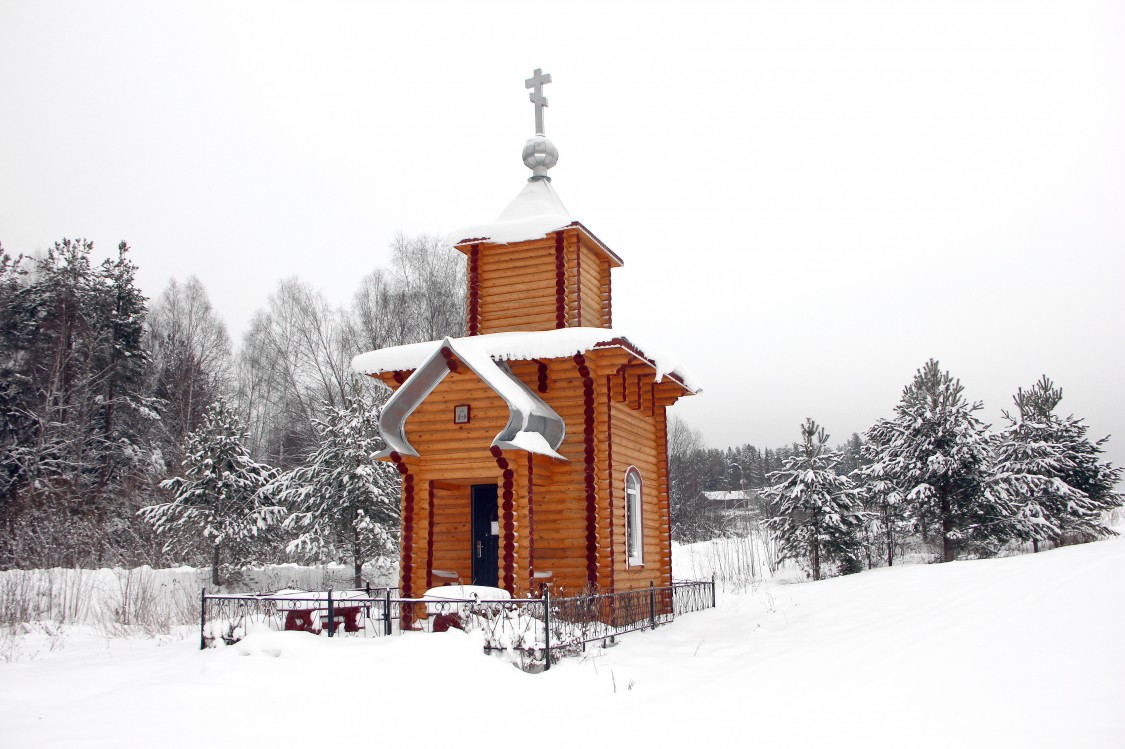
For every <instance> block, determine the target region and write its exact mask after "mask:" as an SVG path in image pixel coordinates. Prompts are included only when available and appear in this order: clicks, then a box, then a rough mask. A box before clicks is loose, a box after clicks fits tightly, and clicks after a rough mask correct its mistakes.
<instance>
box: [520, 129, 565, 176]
mask: <svg viewBox="0 0 1125 749" xmlns="http://www.w3.org/2000/svg"><path fill="white" fill-rule="evenodd" d="M523 163H524V165H525V166H527V168H528V169H530V170H531V177H529V178H528V182H531V181H533V180H537V179H545V180H547V181H550V179H551V178H550V177H548V176H547V170H548V169H550V168H551V167H553V166H554V165H555V164H557V163H559V149H557V148H555V144H554V143H552V142H551V141H549V140H547V136H545V135H533V136H531V137H530V138H528V139H527V142H526V143H524V144H523Z"/></svg>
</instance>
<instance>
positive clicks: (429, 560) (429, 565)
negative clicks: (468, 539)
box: [426, 481, 434, 590]
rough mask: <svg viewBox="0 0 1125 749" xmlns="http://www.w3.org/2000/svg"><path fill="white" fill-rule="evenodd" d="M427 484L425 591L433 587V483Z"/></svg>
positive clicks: (428, 482)
mask: <svg viewBox="0 0 1125 749" xmlns="http://www.w3.org/2000/svg"><path fill="white" fill-rule="evenodd" d="M426 483H427V484H429V494H430V506H429V510H428V512H427V513H426V515H428V516H429V517H428V521H427V522H428V523H429V528H427V529H426V590H429V589H430V588H432V587H434V482H433V481H427V482H426Z"/></svg>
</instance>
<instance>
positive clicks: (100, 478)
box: [0, 239, 158, 566]
mask: <svg viewBox="0 0 1125 749" xmlns="http://www.w3.org/2000/svg"><path fill="white" fill-rule="evenodd" d="M92 251H93V244H92V243H91V242H88V241H85V240H69V239H65V240H63V241H61V242H57V243H56V244H55V245H54V246H53V247H52V248H50V249H49V250H48V251H47V252H46V254H45V255H44V256H43V257H40V258H35V259H31V258H25V257H21V258H20V259H19V260H16V261H13V260H12V259H11V258H10V257H8V256H7V255H6V254H4V255H3V257H2V259H0V374H2V377H0V380H2V381H3V384H2V385H0V401H2V403H3V413H2V415H0V420H2V422H3V423H2V424H0V434H3V435H4V438H5V439H4V441H3V443H0V449H2V450H3V454H2V455H0V458H2V460H3V464H4V466H5V471H4V475H3V477H2V481H0V511H2V512H3V516H4V520H5V522H6V525H7V529H6V530H7V531H8V532H7V534H6V535H5V536H4V537H3V538H2V539H0V560H2V561H3V562H4V563H12V564H37V565H41V566H53V565H60V564H65V565H70V564H101V563H104V562H105V561H106V557H107V556H110V557H116V558H120V556H121V553H120V552H121V544H123V543H126V542H127V541H128V542H130V543H131V541H132V536H133V532H134V531H135V530H136V528H135V526H134V524H133V519H134V512H135V510H136V504H133V502H134V497H135V496H136V494H137V491H138V490H139V489H141V488H143V487H147V486H151V481H152V479H153V467H154V460H153V458H154V454H153V451H152V450H151V445H150V443H149V438H148V436H149V433H150V432H151V431H152V425H153V423H154V422H155V421H156V420H157V418H158V417H157V413H156V410H155V408H154V406H155V405H156V404H155V403H154V402H153V401H151V400H149V399H148V398H146V393H145V382H144V377H143V374H144V371H145V369H146V362H147V357H146V353H145V350H144V348H143V346H142V338H143V324H144V319H145V315H146V307H145V298H144V296H143V295H142V294H141V292H140V290H139V289H138V288H137V287H136V283H135V275H136V266H135V265H133V263H132V262H131V261H130V260H129V259H128V257H127V253H128V247H127V246H126V245H125V244H124V243H121V244H120V245H119V246H118V254H117V258H116V259H111V260H106V261H105V262H103V263H101V264H100V265H99V266H97V267H95V266H94V265H93V264H92V262H91V259H90V256H91V253H92ZM0 254H2V253H0ZM157 462H158V461H157Z"/></svg>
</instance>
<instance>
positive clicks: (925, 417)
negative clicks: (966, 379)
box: [862, 359, 1015, 562]
mask: <svg viewBox="0 0 1125 749" xmlns="http://www.w3.org/2000/svg"><path fill="white" fill-rule="evenodd" d="M981 408H982V405H981V403H980V402H973V403H970V402H968V401H966V400H965V396H964V387H962V385H961V382H960V381H959V380H956V379H954V378H953V377H951V376H950V375H949V373H948V372H944V371H942V369H941V366H940V365H939V364H938V362H937V360H936V359H930V360H929V361H928V362H926V364H925V365H924V366H923V367H922V368H921V369H919V370H918V371H917V373H916V374H915V375H914V380H913V381H912V382H911V383H910V384H909V385H907V386H906V387H905V388H904V389H903V391H902V399H901V400H900V401H899V404H898V405H897V406H895V416H894V418H893V419H890V420H887V419H880V420H879V421H877V422H876V423H875V424H874V425H873V426H872V427H871V428H870V429H868V430H867V433H866V435H865V436H866V439H867V440H868V442H869V446H868V456H869V457H870V458H871V460H872V463H871V465H869V466H866V467H865V468H864V469H863V470H862V475H863V476H864V478H865V481H866V484H867V486H866V489H867V491H868V492H869V493H871V494H872V495H874V497H875V499H876V501H882V502H884V503H885V504H886V506H887V508H888V510H889V511H891V512H893V514H894V517H891V518H890V519H889V522H888V528H889V529H890V528H893V527H894V526H895V525H898V524H900V523H902V522H903V521H904V522H905V524H907V525H908V526H910V527H915V528H919V529H921V530H922V531H923V533H925V532H926V530H927V529H928V527H929V526H931V525H936V526H937V528H938V529H939V531H940V534H941V540H942V555H941V558H942V561H944V562H949V561H952V560H953V559H955V558H956V552H957V548H958V546H959V545H961V544H962V543H963V542H964V541H968V540H972V541H978V542H983V541H989V540H992V541H996V540H1003V539H1004V538H1007V537H1009V536H1010V534H1011V531H1012V525H1011V523H1012V518H1013V516H1014V515H1015V506H1014V504H1013V503H1012V502H1011V500H1010V498H1009V496H1008V493H1007V490H1006V487H1005V486H1004V485H1003V484H1001V483H997V482H994V481H991V480H990V476H991V474H990V471H991V462H990V461H991V452H990V448H989V434H988V428H987V426H986V425H985V424H983V423H982V422H981V421H980V419H978V418H977V417H976V416H975V413H976V412H977V411H979V410H980V409H981ZM900 512H901V514H899V513H900Z"/></svg>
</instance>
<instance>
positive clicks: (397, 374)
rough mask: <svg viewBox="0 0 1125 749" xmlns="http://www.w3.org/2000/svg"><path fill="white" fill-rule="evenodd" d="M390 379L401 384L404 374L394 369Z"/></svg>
mask: <svg viewBox="0 0 1125 749" xmlns="http://www.w3.org/2000/svg"><path fill="white" fill-rule="evenodd" d="M391 379H392V380H394V381H395V382H397V383H398V384H399V385H401V384H402V383H404V382H406V375H404V374H403V373H402V372H400V371H398V370H397V369H396V370H395V372H394V374H392V375H391Z"/></svg>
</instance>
